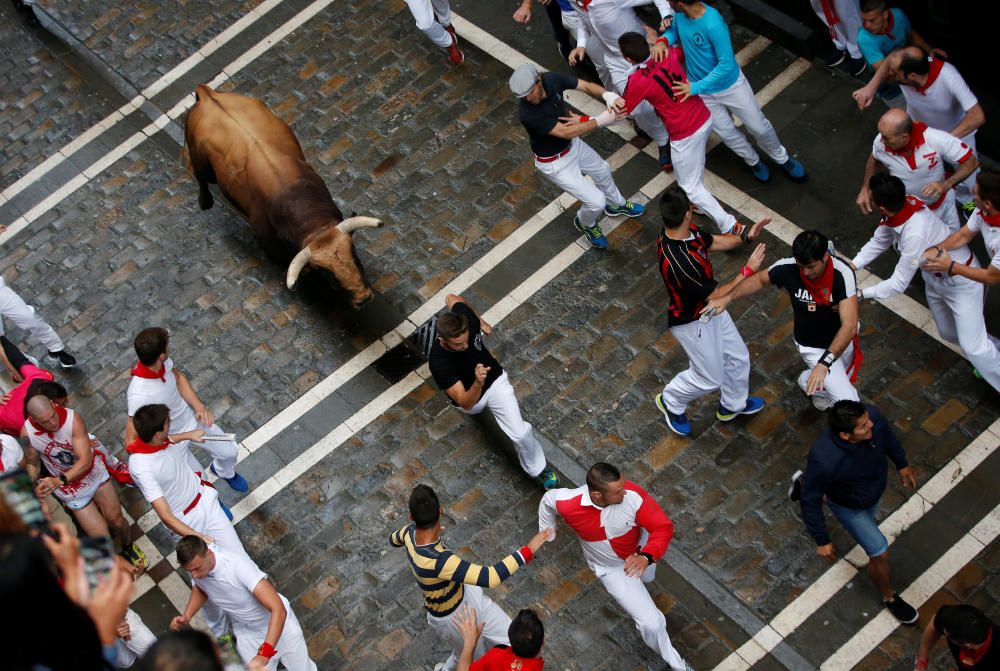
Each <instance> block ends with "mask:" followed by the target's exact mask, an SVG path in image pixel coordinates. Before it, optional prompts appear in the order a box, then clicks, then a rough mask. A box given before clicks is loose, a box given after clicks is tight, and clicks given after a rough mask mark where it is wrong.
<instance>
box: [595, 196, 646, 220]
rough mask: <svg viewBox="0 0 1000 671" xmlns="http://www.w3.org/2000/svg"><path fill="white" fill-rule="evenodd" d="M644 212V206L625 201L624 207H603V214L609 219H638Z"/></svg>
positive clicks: (609, 205) (608, 205) (610, 205)
mask: <svg viewBox="0 0 1000 671" xmlns="http://www.w3.org/2000/svg"><path fill="white" fill-rule="evenodd" d="M645 212H646V206H645V205H640V204H639V203H633V202H632V201H631V200H626V201H625V204H624V205H612V204H611V203H608V204H607V205H605V206H604V214H606V215H608V216H609V217H621V216H625V217H640V216H642V215H643V214H644V213H645Z"/></svg>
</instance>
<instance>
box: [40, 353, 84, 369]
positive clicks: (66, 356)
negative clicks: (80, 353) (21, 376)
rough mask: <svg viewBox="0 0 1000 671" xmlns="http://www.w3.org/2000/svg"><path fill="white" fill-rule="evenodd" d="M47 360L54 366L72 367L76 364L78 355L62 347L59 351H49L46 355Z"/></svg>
mask: <svg viewBox="0 0 1000 671" xmlns="http://www.w3.org/2000/svg"><path fill="white" fill-rule="evenodd" d="M45 362H46V363H48V364H51V365H53V366H62V367H63V368H72V367H73V366H75V365H76V357H74V356H73V355H72V354H70V353H69V352H67V351H66V350H64V349H61V350H59V351H58V352H49V354H48V356H47V357H45Z"/></svg>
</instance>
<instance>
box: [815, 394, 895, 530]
mask: <svg viewBox="0 0 1000 671" xmlns="http://www.w3.org/2000/svg"><path fill="white" fill-rule="evenodd" d="M865 408H866V409H867V410H868V416H869V417H871V420H872V422H873V423H874V425H875V426H874V427H873V428H872V439H871V440H866V441H865V442H863V443H849V442H847V441H846V440H842V439H841V438H840V436H838V435H836V434H835V433H834V432H833V429H827V430H826V431H824V432H823V435H821V436H820V437H819V438H818V439H817V440H816V442H815V443H814V444H813V446H812V447H811V448H810V449H809V461H808V463H807V465H806V472H805V480H804V482H803V483H802V498H801V499H800V500H799V503H800V504H801V505H802V519H803V520H805V523H806V528H807V529H808V530H809V533H810V534H811V535H812V537H813V538H815V539H816V545H826V544H827V543H829V542H830V534H829V533H828V532H827V530H826V522H825V521H824V519H823V496H824V495H825V496H826V497H827V499H828V500H830V501H833V502H834V503H836V504H837V505H839V506H843V507H845V508H855V509H858V510H864V509H866V508H871V507H872V506H874V505H875V504H876V503H878V501H879V499H880V498H882V493H883V492H885V487H886V480H887V471H888V464H887V463H886V457H888V458H889V459H892V462H893V463H894V464H896V468H897V469H899V468H905V467H906V465H907V463H906V453H905V452H903V446H902V445H900V443H899V439H898V438H896V434H894V433H893V432H892V427H890V426H889V422H887V421H886V419H885V417H883V416H882V413H880V412H879V411H878V410H876V409H875V406H872V405H866V406H865Z"/></svg>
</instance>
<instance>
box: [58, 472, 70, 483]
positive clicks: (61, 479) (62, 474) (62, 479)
mask: <svg viewBox="0 0 1000 671" xmlns="http://www.w3.org/2000/svg"><path fill="white" fill-rule="evenodd" d="M59 480H60V481H62V483H63V484H64V485H68V484H69V480H67V479H66V474H65V473H60V474H59Z"/></svg>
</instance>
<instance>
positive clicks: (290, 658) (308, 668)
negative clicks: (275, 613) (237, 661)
mask: <svg viewBox="0 0 1000 671" xmlns="http://www.w3.org/2000/svg"><path fill="white" fill-rule="evenodd" d="M279 596H280V595H279ZM281 601H282V603H284V604H285V611H286V612H287V613H288V615H287V616H286V617H285V628H284V629H282V631H281V637H280V638H279V639H278V644H277V645H276V646H274V649H275V650H277V651H278V652H277V654H275V655H274V657H272V658H271V661H270V662H268V664H267V668H268V670H269V671H278V662H281V664H282V666H284V667H285V668H286V669H288V671H316V664H315V662H313V661H312V659H310V658H309V648H308V647H306V637H305V635H304V634H303V633H302V626H301V625H300V624H299V619H298V618H297V617H295V613H294V612H292V606H291V605H290V604H289V603H288V599H286V598H285V597H284V596H281ZM233 634H235V636H236V652H238V653H239V655H240V657H241V658H243V661H244V663H246V664H248V665H249V664H250V660H251V659H253V658H254V657H256V656H257V650H258V649H259V648H260V645H261V643H263V642H264V639H265V638H266V637H267V627H264V628H263V629H254V628H249V627H246V626H244V625H243V624H242V623H240V622H236V621H235V620H234V621H233Z"/></svg>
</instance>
